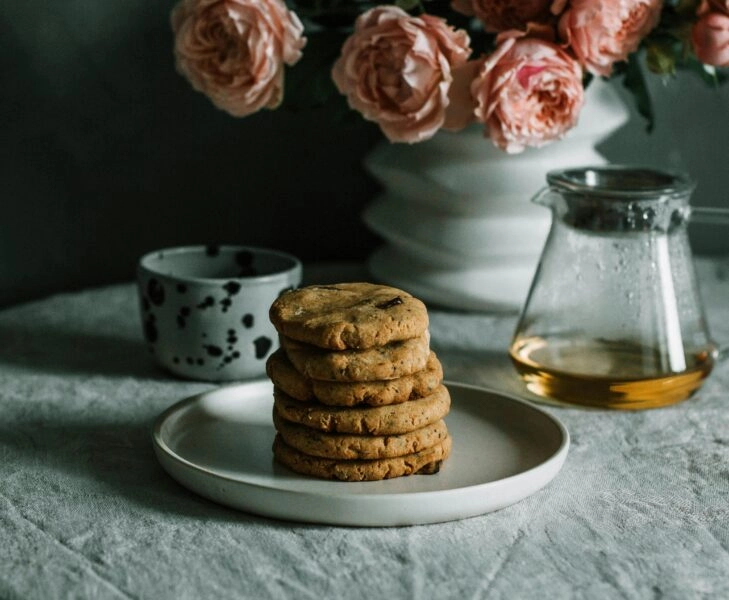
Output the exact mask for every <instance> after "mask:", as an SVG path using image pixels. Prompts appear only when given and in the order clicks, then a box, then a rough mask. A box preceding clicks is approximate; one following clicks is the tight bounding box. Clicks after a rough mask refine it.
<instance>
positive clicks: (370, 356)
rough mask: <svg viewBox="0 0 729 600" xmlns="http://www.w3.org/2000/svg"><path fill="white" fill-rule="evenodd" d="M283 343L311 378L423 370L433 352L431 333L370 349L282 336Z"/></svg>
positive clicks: (364, 377)
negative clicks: (320, 344)
mask: <svg viewBox="0 0 729 600" xmlns="http://www.w3.org/2000/svg"><path fill="white" fill-rule="evenodd" d="M279 341H280V342H281V347H282V348H283V349H284V352H286V356H287V357H288V359H289V360H290V361H291V364H292V365H294V368H295V369H296V370H297V371H298V372H299V373H301V374H302V375H304V377H308V378H309V379H321V380H325V381H378V380H385V379H388V380H389V379H397V378H398V377H404V376H405V375H412V374H413V373H415V372H417V371H422V370H423V369H424V368H425V365H426V363H427V362H428V356H429V355H430V346H429V343H430V335H429V334H428V332H427V331H426V332H425V333H424V334H423V335H421V336H420V337H416V338H412V339H409V340H403V341H400V342H391V343H389V344H387V345H386V346H377V347H375V348H368V349H367V350H339V351H334V350H322V349H321V348H317V347H316V346H311V345H309V344H304V343H302V342H299V341H297V340H292V339H291V338H288V337H285V336H283V335H282V336H280V338H279Z"/></svg>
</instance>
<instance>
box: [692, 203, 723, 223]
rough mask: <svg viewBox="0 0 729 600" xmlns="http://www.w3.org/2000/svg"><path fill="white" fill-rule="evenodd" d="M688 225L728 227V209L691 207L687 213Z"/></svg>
mask: <svg viewBox="0 0 729 600" xmlns="http://www.w3.org/2000/svg"><path fill="white" fill-rule="evenodd" d="M689 223H700V224H701V225H729V208H715V207H710V206H692V207H691V212H690V213H689Z"/></svg>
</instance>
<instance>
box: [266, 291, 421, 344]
mask: <svg viewBox="0 0 729 600" xmlns="http://www.w3.org/2000/svg"><path fill="white" fill-rule="evenodd" d="M269 318H270V319H271V322H272V323H273V325H274V327H275V328H276V330H277V331H278V332H279V333H282V334H283V335H285V336H286V337H288V338H291V339H294V340H298V341H300V342H304V343H306V344H311V345H312V346H318V347H320V348H325V349H330V350H349V349H354V350H363V349H366V348H372V347H374V346H384V345H386V344H389V343H391V342H396V341H400V340H407V339H410V338H414V337H419V336H421V335H423V333H424V332H425V330H426V329H427V328H428V312H427V310H426V308H425V304H423V302H422V301H420V300H418V299H417V298H414V297H413V296H411V295H410V294H408V293H407V292H404V291H402V290H399V289H397V288H393V287H389V286H385V285H377V284H374V283H340V284H336V285H315V286H308V287H304V288H299V289H297V290H293V291H290V292H287V293H285V294H283V295H281V296H280V297H279V298H278V299H277V300H276V301H274V303H273V304H272V305H271V308H270V310H269Z"/></svg>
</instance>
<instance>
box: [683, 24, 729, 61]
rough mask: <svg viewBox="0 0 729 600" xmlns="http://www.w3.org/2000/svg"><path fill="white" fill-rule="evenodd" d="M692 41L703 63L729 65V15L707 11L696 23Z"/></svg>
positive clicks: (695, 51)
mask: <svg viewBox="0 0 729 600" xmlns="http://www.w3.org/2000/svg"><path fill="white" fill-rule="evenodd" d="M691 42H692V44H693V48H694V53H695V54H696V58H698V59H699V60H700V61H701V62H702V63H704V64H706V65H713V66H715V67H727V66H729V16H727V15H725V14H723V13H719V12H709V13H706V14H705V15H704V16H702V17H701V18H700V19H699V20H698V21H697V22H696V24H695V25H694V27H693V30H692V32H691Z"/></svg>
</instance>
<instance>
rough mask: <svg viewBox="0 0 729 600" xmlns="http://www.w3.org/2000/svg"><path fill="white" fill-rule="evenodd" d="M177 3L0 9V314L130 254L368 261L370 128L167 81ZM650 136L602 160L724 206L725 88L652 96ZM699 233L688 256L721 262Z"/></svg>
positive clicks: (140, 0)
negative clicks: (242, 110) (663, 173)
mask: <svg viewBox="0 0 729 600" xmlns="http://www.w3.org/2000/svg"><path fill="white" fill-rule="evenodd" d="M173 4H174V2H173V1H172V0H164V1H150V0H115V1H114V2H106V1H103V0H63V1H61V2H56V1H52V0H3V2H2V10H1V11H0V87H1V89H2V92H0V201H1V202H2V205H1V206H2V213H0V214H2V218H1V219H0V305H2V304H7V303H10V302H15V301H19V300H23V299H25V298H30V297H35V296H40V295H43V294H46V293H50V292H54V291H58V290H70V289H75V288H78V287H81V286H86V285H92V284H101V283H107V282H114V281H123V280H129V279H131V278H132V277H133V272H134V265H135V261H136V259H137V257H138V256H139V255H140V254H142V253H144V252H146V251H149V250H152V249H154V248H158V247H164V246H169V245H177V244H187V243H200V242H204V243H207V242H230V243H243V244H254V245H265V246H271V247H276V248H281V249H284V250H288V251H291V252H294V253H296V254H298V255H300V256H301V257H302V258H304V259H305V260H318V259H350V258H362V257H364V256H366V255H367V254H368V253H369V251H370V250H371V249H372V248H373V247H374V245H375V244H376V239H375V237H374V236H373V235H371V234H370V233H369V232H368V231H367V230H366V229H365V228H364V226H363V225H362V224H361V221H360V218H359V214H360V211H361V209H362V207H363V206H364V204H365V203H366V201H367V200H368V199H369V198H371V197H372V196H373V195H374V194H375V193H376V190H377V186H376V184H375V183H374V182H373V181H372V180H371V179H370V178H368V177H367V176H366V174H365V173H364V171H363V170H362V168H361V160H362V157H363V155H364V154H365V153H366V151H367V150H368V149H369V148H370V147H371V146H372V145H373V144H374V143H375V142H376V141H377V140H378V139H379V134H378V132H377V130H376V128H375V127H373V126H371V125H368V124H364V123H363V122H362V121H361V120H355V121H354V122H355V123H357V124H358V125H357V126H356V127H355V126H351V125H350V126H346V127H345V126H343V125H341V124H340V123H338V122H336V121H335V120H334V119H332V118H330V115H329V114H328V113H327V112H326V111H318V112H317V111H314V112H308V113H302V114H292V113H288V112H282V111H276V112H269V111H264V112H262V113H260V114H257V115H255V116H252V117H249V118H246V119H233V118H232V117H229V116H228V115H226V114H225V113H222V112H219V111H217V110H216V109H214V108H213V107H212V105H211V104H210V103H209V101H208V100H207V99H206V98H204V97H203V96H202V95H200V94H198V93H195V92H193V91H192V90H191V88H190V87H189V85H188V84H187V82H186V81H185V80H184V79H183V78H182V77H180V76H179V75H178V74H177V73H176V72H175V70H174V66H173V57H172V50H171V47H172V34H171V32H170V28H169V17H168V15H169V10H170V8H171V7H172V5H173ZM652 85H653V88H654V94H656V95H657V96H658V98H657V104H658V112H659V118H658V129H657V131H656V133H655V134H654V135H653V136H650V137H649V136H645V135H644V134H643V133H642V129H641V128H640V126H631V127H627V128H625V129H624V130H623V131H621V132H618V134H617V135H616V136H615V137H614V138H613V139H611V140H609V141H608V143H607V144H606V145H605V153H606V154H607V155H608V157H609V158H611V159H613V160H616V161H621V162H628V161H637V162H650V163H657V164H659V165H660V164H669V165H670V166H674V167H675V166H681V167H685V168H687V169H688V170H690V171H691V172H692V174H694V176H695V177H697V178H698V179H699V181H700V188H699V197H698V201H699V202H700V203H703V204H712V205H724V206H729V201H728V200H727V194H726V190H727V189H729V167H727V165H729V143H728V140H729V117H728V114H729V110H728V108H727V107H729V86H726V87H725V88H724V89H722V90H721V91H720V92H718V93H716V92H711V91H709V90H706V89H705V88H703V87H702V86H697V85H694V83H693V81H692V80H684V79H679V80H678V81H677V82H672V83H669V85H667V86H663V85H662V84H661V82H659V81H658V80H653V83H652ZM728 238H729V236H728V235H727V232H726V230H723V229H721V230H720V229H719V228H709V229H707V230H706V231H705V232H702V233H701V235H700V236H698V239H697V249H698V250H699V251H711V252H723V251H729V243H728V242H727V239H728Z"/></svg>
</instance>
